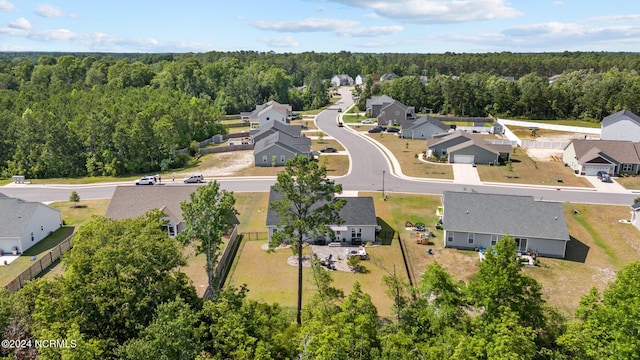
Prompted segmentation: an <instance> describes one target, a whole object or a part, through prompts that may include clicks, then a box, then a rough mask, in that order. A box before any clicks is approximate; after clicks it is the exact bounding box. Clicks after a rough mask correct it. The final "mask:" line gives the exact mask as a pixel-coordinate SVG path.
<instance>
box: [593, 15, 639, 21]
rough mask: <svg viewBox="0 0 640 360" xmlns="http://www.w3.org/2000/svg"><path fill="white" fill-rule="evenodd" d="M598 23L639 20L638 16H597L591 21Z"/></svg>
mask: <svg viewBox="0 0 640 360" xmlns="http://www.w3.org/2000/svg"><path fill="white" fill-rule="evenodd" d="M591 20H592V21H598V22H620V21H635V20H640V14H628V15H612V16H598V17H594V18H592V19H591Z"/></svg>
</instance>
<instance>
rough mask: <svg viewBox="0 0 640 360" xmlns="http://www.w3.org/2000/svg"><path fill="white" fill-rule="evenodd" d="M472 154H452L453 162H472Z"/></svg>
mask: <svg viewBox="0 0 640 360" xmlns="http://www.w3.org/2000/svg"><path fill="white" fill-rule="evenodd" d="M474 160H475V156H474V155H453V162H454V163H456V164H473V161H474Z"/></svg>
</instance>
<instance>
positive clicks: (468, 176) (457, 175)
mask: <svg viewBox="0 0 640 360" xmlns="http://www.w3.org/2000/svg"><path fill="white" fill-rule="evenodd" d="M451 165H452V166H453V182H454V183H455V184H470V185H481V184H482V181H480V175H478V168H475V167H473V165H471V164H451Z"/></svg>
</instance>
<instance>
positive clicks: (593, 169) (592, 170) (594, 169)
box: [584, 165, 613, 176]
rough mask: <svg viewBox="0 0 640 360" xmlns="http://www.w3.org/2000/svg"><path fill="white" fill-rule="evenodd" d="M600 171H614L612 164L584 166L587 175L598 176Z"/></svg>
mask: <svg viewBox="0 0 640 360" xmlns="http://www.w3.org/2000/svg"><path fill="white" fill-rule="evenodd" d="M598 171H606V172H607V173H611V172H612V171H613V169H612V167H611V166H606V165H604V166H603V165H586V166H585V167H584V174H585V175H587V176H596V175H597V174H598Z"/></svg>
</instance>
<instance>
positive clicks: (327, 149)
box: [320, 146, 338, 153]
mask: <svg viewBox="0 0 640 360" xmlns="http://www.w3.org/2000/svg"><path fill="white" fill-rule="evenodd" d="M320 152H321V153H335V152H338V149H336V148H334V147H330V146H327V147H323V148H322V149H320Z"/></svg>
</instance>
